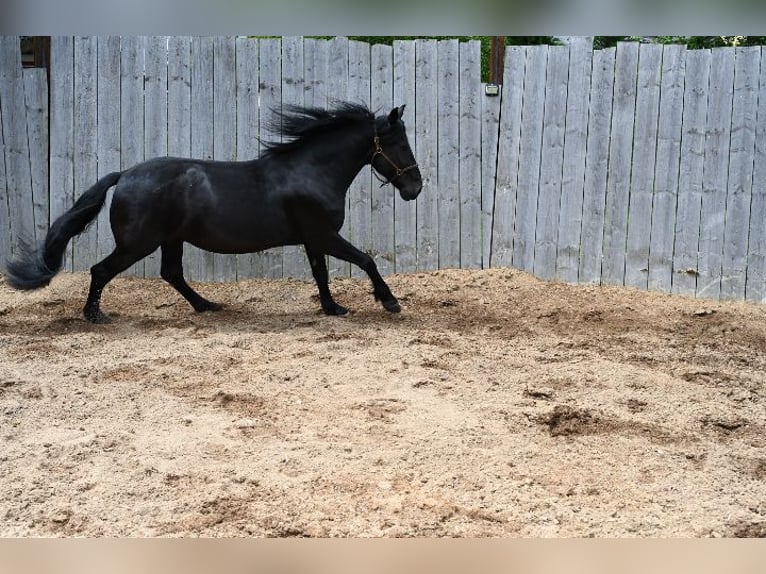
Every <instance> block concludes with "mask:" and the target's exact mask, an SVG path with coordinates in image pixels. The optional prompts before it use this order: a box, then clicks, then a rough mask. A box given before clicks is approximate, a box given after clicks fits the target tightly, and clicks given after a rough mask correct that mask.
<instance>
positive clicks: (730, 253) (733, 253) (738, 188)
mask: <svg viewBox="0 0 766 574" xmlns="http://www.w3.org/2000/svg"><path fill="white" fill-rule="evenodd" d="M760 67H761V48H760V47H757V46H752V47H741V48H737V49H736V52H735V68H734V106H733V109H732V118H731V149H730V154H729V182H728V192H727V197H726V222H725V226H724V241H723V259H722V261H721V298H722V299H735V300H736V299H744V298H745V280H746V274H747V249H748V232H749V230H750V204H751V201H752V188H753V160H754V156H755V132H756V122H757V117H758V82H759V74H760Z"/></svg>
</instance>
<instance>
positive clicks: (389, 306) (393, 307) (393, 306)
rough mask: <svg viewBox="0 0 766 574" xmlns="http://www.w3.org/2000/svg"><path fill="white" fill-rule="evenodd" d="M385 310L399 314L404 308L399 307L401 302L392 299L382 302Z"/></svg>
mask: <svg viewBox="0 0 766 574" xmlns="http://www.w3.org/2000/svg"><path fill="white" fill-rule="evenodd" d="M381 303H382V304H383V308H384V309H385V310H386V311H388V312H389V313H399V312H400V311H401V310H402V308H401V307H400V306H399V301H397V300H396V299H391V300H390V301H381Z"/></svg>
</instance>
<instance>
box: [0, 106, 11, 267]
mask: <svg viewBox="0 0 766 574" xmlns="http://www.w3.org/2000/svg"><path fill="white" fill-rule="evenodd" d="M0 257H1V258H2V261H6V260H8V259H10V257H11V221H10V217H9V215H8V187H7V184H6V169H5V137H4V135H3V102H2V100H0Z"/></svg>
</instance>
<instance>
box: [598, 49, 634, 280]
mask: <svg viewBox="0 0 766 574" xmlns="http://www.w3.org/2000/svg"><path fill="white" fill-rule="evenodd" d="M638 46H639V45H638V44H637V43H635V42H628V43H625V42H623V43H620V44H618V45H617V57H616V62H615V78H614V102H613V108H614V109H613V111H612V131H611V140H610V146H609V177H608V179H607V188H606V210H605V212H604V247H603V262H602V270H601V281H602V282H603V283H607V284H611V285H622V284H623V283H624V280H625V244H626V238H627V231H628V203H629V201H630V173H631V161H632V152H633V145H632V144H633V128H634V122H635V112H636V73H637V70H638Z"/></svg>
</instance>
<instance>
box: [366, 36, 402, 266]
mask: <svg viewBox="0 0 766 574" xmlns="http://www.w3.org/2000/svg"><path fill="white" fill-rule="evenodd" d="M393 65H394V62H393V50H392V48H391V46H383V45H380V44H376V45H374V46H372V47H371V52H370V68H371V69H370V73H371V76H372V77H371V81H370V88H371V90H370V108H371V109H372V110H373V111H377V110H379V112H378V113H383V114H387V113H389V112H390V110H391V109H392V108H393V107H394V94H393V82H392V79H393V74H392V72H393ZM365 171H367V170H366V169H365ZM375 181H376V180H373V182H372V188H371V190H372V206H371V209H372V213H371V218H370V224H371V233H372V237H371V245H370V247H371V252H370V254H371V255H372V257H373V259H374V260H375V263H376V265H377V266H378V271H380V273H381V274H382V275H388V274H390V273H393V272H394V196H395V195H397V194H398V193H399V192H398V191H396V188H394V186H393V185H386V186H383V187H381V186H380V185H379V184H376V183H375Z"/></svg>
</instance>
